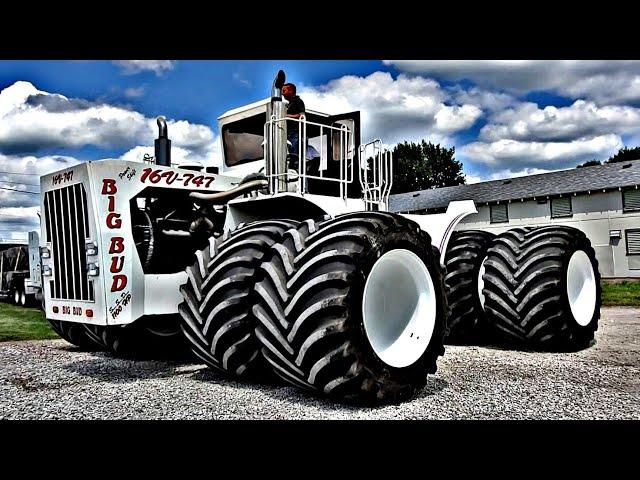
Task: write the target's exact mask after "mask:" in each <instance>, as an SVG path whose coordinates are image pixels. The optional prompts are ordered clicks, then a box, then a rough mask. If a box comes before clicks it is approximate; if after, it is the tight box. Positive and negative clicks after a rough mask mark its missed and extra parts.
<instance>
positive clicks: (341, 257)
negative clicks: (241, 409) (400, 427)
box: [253, 212, 447, 404]
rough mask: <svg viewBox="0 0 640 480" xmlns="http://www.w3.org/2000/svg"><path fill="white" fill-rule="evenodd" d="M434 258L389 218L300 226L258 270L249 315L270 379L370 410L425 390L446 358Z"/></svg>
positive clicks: (420, 237) (406, 223) (414, 229)
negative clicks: (271, 372) (370, 406)
mask: <svg viewBox="0 0 640 480" xmlns="http://www.w3.org/2000/svg"><path fill="white" fill-rule="evenodd" d="M438 259H439V254H438V251H437V249H436V248H435V247H432V246H431V239H430V237H429V235H428V234H427V233H425V232H423V231H421V230H420V228H419V226H418V225H417V224H416V223H414V222H412V221H410V220H407V219H405V218H404V217H401V216H399V215H394V214H391V213H383V212H366V213H365V212H359V213H353V214H346V215H340V216H337V217H336V218H335V219H331V220H325V221H321V222H314V221H311V220H308V221H306V222H302V223H301V224H300V225H299V226H298V228H296V229H291V230H289V231H287V232H286V233H285V235H284V240H283V241H282V242H281V243H277V244H275V245H274V246H273V247H272V248H271V251H270V253H269V255H267V256H265V259H264V261H263V262H262V264H261V267H260V272H259V274H260V281H259V282H258V283H257V284H256V287H255V290H256V294H257V295H256V298H257V302H256V304H255V305H254V307H253V313H254V315H255V317H256V318H257V320H258V324H257V325H258V326H257V328H256V335H257V337H258V339H259V340H260V341H261V343H262V345H263V348H262V352H263V354H264V356H265V358H266V359H267V361H268V362H269V363H270V364H271V366H272V368H273V370H274V372H275V373H276V374H278V375H279V376H280V377H281V378H282V379H283V380H285V381H287V382H289V383H290V384H292V385H295V386H298V387H301V388H303V389H308V390H310V391H314V392H316V393H320V394H324V395H327V396H330V397H334V398H343V399H346V400H353V401H356V402H364V403H369V404H375V403H392V402H399V401H402V400H404V399H407V398H410V397H411V396H412V395H413V394H414V393H415V392H416V391H418V390H420V389H421V388H423V387H424V385H425V384H426V381H427V374H428V373H434V372H435V371H436V359H437V357H438V356H439V355H442V354H443V353H444V347H443V343H442V340H443V335H444V330H445V325H446V319H445V314H446V311H447V305H446V297H445V294H444V283H443V273H442V271H441V268H440V265H439V262H438Z"/></svg>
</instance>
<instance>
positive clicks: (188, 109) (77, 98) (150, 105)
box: [0, 60, 640, 241]
mask: <svg viewBox="0 0 640 480" xmlns="http://www.w3.org/2000/svg"><path fill="white" fill-rule="evenodd" d="M279 68H283V69H284V70H285V71H286V72H287V78H288V80H289V81H293V82H294V83H296V84H297V85H298V90H299V94H300V95H301V96H302V98H303V100H304V101H305V103H306V104H307V107H308V108H311V109H315V110H320V111H324V112H327V113H340V112H346V111H351V110H360V111H361V112H362V122H363V125H362V130H363V140H365V139H371V138H375V137H379V138H382V139H383V140H384V142H385V143H387V144H390V145H393V144H394V143H396V142H399V141H404V140H409V141H416V140H420V139H422V138H426V139H428V140H431V141H434V142H439V143H442V144H445V145H447V146H455V147H456V153H457V158H458V159H459V160H461V161H462V162H463V164H464V171H465V174H466V176H467V181H468V182H477V181H481V180H491V179H496V178H506V177H510V176H515V175H524V174H529V173H539V172H544V171H549V170H555V169H561V168H571V167H574V166H575V165H577V164H578V163H581V162H584V161H586V160H590V159H594V158H595V159H600V160H603V159H606V158H608V157H609V156H610V155H611V154H613V153H615V152H616V151H617V150H618V149H619V148H620V147H622V146H625V145H626V146H636V145H640V62H639V61H504V60H501V61H479V60H470V61H460V60H456V61H442V60H437V61H408V60H402V61H393V60H381V61H369V60H367V61H344V60H342V61H266V60H263V61H168V60H158V61H0V238H1V239H3V240H4V241H7V240H9V239H24V238H26V232H27V231H28V230H31V229H34V228H37V225H38V218H37V211H38V207H37V205H38V202H39V200H38V195H37V192H38V190H39V188H38V176H39V175H41V174H43V173H47V172H49V171H53V170H58V169H60V168H64V167H66V166H68V165H72V164H75V163H76V162H81V161H86V160H95V159H100V158H124V159H131V160H140V159H141V158H142V156H143V155H144V153H146V152H149V153H152V145H153V139H154V138H155V134H156V127H155V120H154V119H155V117H156V116H158V115H165V116H166V117H167V118H168V119H169V133H170V137H171V139H172V141H173V146H174V150H173V158H174V159H175V160H180V159H190V160H197V161H200V162H202V163H204V164H207V165H216V164H219V163H220V155H219V152H220V145H219V139H218V131H217V125H216V118H217V117H218V115H219V114H221V113H222V112H224V111H226V110H228V109H231V108H235V107H237V106H240V105H243V104H246V103H250V102H253V101H256V100H260V99H262V98H265V97H267V96H268V93H269V88H270V85H271V80H272V79H273V75H274V73H275V72H276V71H277V70H278V69H279Z"/></svg>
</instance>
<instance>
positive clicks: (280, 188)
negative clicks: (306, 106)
mask: <svg viewBox="0 0 640 480" xmlns="http://www.w3.org/2000/svg"><path fill="white" fill-rule="evenodd" d="M285 81H286V76H285V73H284V71H283V70H278V73H277V75H276V76H275V78H274V79H273V85H272V88H271V102H270V103H269V105H268V108H267V120H271V118H272V117H273V118H275V119H279V118H284V117H285V116H286V109H285V105H284V102H283V101H282V86H283V85H284V83H285ZM271 133H272V137H271V139H270V141H269V142H267V143H266V145H268V146H269V147H270V148H269V149H268V151H266V152H265V160H266V165H265V173H266V175H267V177H269V175H271V174H272V173H275V172H271V166H272V165H275V166H276V168H277V171H278V173H279V174H280V175H282V174H284V173H286V171H287V125H286V122H285V121H281V122H275V123H273V124H272V130H271ZM286 190H287V181H286V178H285V177H284V176H282V177H277V178H275V179H272V180H270V182H269V191H270V192H272V193H273V192H276V193H277V192H284V191H286Z"/></svg>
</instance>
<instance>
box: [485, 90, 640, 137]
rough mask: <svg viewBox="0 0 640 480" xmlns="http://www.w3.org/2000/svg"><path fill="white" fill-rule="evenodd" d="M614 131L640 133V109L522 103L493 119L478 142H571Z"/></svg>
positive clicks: (584, 104)
mask: <svg viewBox="0 0 640 480" xmlns="http://www.w3.org/2000/svg"><path fill="white" fill-rule="evenodd" d="M611 132H614V133H616V134H618V135H624V134H632V133H637V132H640V109H638V108H634V107H629V106H604V107H599V106H598V105H596V104H595V103H593V102H586V101H584V100H577V101H576V102H574V103H573V104H572V105H570V106H567V107H560V108H558V107H553V106H548V107H545V108H542V109H541V108H540V107H538V106H537V105H536V104H535V103H522V104H520V105H518V106H517V107H515V108H510V109H507V110H503V111H501V112H499V113H496V114H495V115H493V116H492V117H490V123H488V124H487V125H485V126H484V127H482V129H481V130H480V135H479V139H480V140H483V141H497V140H502V139H513V140H532V141H561V140H567V141H570V140H574V139H577V138H583V137H587V136H597V135H605V134H607V133H611Z"/></svg>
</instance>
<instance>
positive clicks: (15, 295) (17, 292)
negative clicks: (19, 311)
mask: <svg viewBox="0 0 640 480" xmlns="http://www.w3.org/2000/svg"><path fill="white" fill-rule="evenodd" d="M20 297H21V295H20V289H19V288H16V289H15V290H14V291H13V303H14V304H15V305H20Z"/></svg>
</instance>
